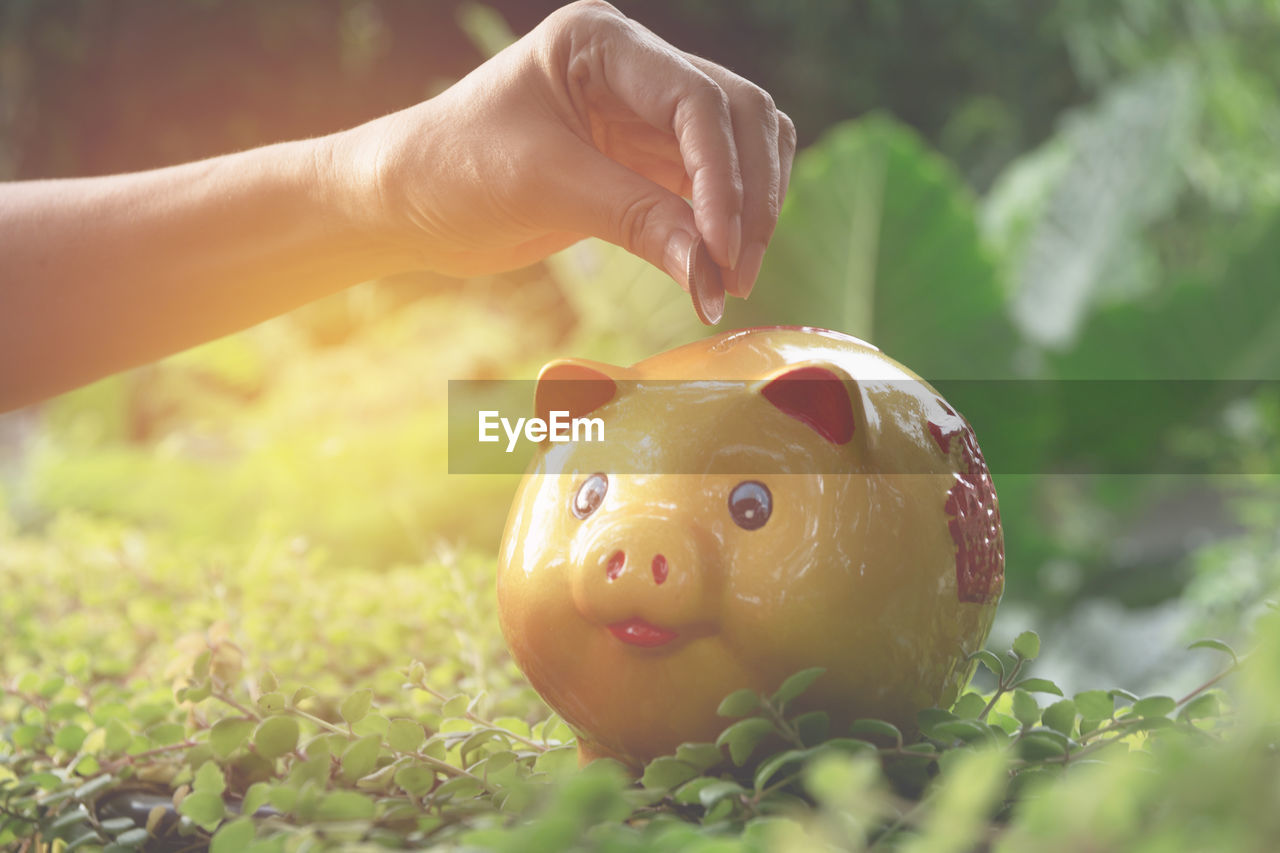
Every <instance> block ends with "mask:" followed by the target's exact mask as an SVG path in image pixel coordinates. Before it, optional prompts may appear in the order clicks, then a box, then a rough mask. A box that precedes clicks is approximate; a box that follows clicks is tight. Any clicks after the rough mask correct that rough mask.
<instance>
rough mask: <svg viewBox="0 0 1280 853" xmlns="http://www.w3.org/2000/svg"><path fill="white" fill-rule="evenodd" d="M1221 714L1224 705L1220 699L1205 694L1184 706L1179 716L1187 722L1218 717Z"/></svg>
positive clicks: (1213, 695) (1210, 694) (1211, 694)
mask: <svg viewBox="0 0 1280 853" xmlns="http://www.w3.org/2000/svg"><path fill="white" fill-rule="evenodd" d="M1221 713H1222V703H1221V702H1220V701H1219V700H1218V697H1217V696H1216V695H1215V694H1213V693H1204V694H1201V695H1200V696H1197V697H1196V698H1194V699H1192V700H1191V701H1190V702H1188V703H1187V704H1186V705H1184V706H1182V710H1181V711H1179V712H1178V716H1179V717H1182V718H1183V719H1187V720H1200V719H1204V718H1205V717H1217V716H1219V715H1220V714H1221Z"/></svg>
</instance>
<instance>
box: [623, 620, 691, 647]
mask: <svg viewBox="0 0 1280 853" xmlns="http://www.w3.org/2000/svg"><path fill="white" fill-rule="evenodd" d="M609 633H611V634H613V636H615V637H617V638H618V639H619V640H621V641H622V642H624V643H627V644H628V645H632V646H639V647H641V648H644V649H654V648H657V647H659V646H665V645H666V644H667V643H669V642H671V641H672V640H674V639H675V638H676V637H678V636H679V634H677V633H676V632H675V631H671V630H668V629H666V628H660V627H658V626H657V625H654V624H653V623H652V622H648V621H646V620H644V619H641V618H639V617H636V618H634V619H624V620H622V621H621V622H613V623H611V624H610V625H609Z"/></svg>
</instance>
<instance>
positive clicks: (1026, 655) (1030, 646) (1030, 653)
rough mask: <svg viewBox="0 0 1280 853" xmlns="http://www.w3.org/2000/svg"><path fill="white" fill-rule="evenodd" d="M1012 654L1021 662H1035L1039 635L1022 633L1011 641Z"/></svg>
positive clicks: (1037, 655)
mask: <svg viewBox="0 0 1280 853" xmlns="http://www.w3.org/2000/svg"><path fill="white" fill-rule="evenodd" d="M1013 653H1014V654H1015V655H1017V656H1018V657H1020V658H1022V659H1023V660H1035V659H1036V658H1037V657H1039V656H1040V635H1039V634H1037V633H1036V632H1035V631H1023V632H1022V633H1021V634H1019V635H1018V636H1017V637H1016V638H1015V639H1014V641H1013ZM1059 695H1061V694H1059Z"/></svg>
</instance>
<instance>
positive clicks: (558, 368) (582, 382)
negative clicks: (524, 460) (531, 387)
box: [533, 358, 618, 420]
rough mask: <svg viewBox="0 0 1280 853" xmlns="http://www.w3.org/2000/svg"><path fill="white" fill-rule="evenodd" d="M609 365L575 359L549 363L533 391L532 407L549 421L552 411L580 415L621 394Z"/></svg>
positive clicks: (573, 416)
mask: <svg viewBox="0 0 1280 853" xmlns="http://www.w3.org/2000/svg"><path fill="white" fill-rule="evenodd" d="M611 369H613V368H611V367H610V366H609V365H607V364H600V363H599V362H595V361H585V360H582V359H576V358H567V359H558V360H556V361H553V362H550V363H549V364H547V365H546V366H545V367H543V368H542V371H541V372H540V373H539V374H538V387H537V390H536V391H534V394H533V408H534V410H535V412H536V413H537V415H538V417H540V418H542V419H543V420H547V419H548V418H549V417H550V413H551V412H568V413H569V417H571V418H576V417H581V416H583V415H585V414H587V413H588V412H591V411H594V410H596V409H598V408H600V407H601V406H603V405H604V404H605V403H607V402H609V401H610V400H612V399H613V398H614V396H616V395H617V393H618V385H617V383H616V382H614V381H613V377H612V376H610V375H609V373H608V372H607V371H609V370H611Z"/></svg>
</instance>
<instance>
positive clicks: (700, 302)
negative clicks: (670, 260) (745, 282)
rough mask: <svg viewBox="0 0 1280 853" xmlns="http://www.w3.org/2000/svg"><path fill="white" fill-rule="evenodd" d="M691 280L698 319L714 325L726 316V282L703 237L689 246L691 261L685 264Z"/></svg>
mask: <svg viewBox="0 0 1280 853" xmlns="http://www.w3.org/2000/svg"><path fill="white" fill-rule="evenodd" d="M685 277H686V278H687V279H688V280H689V296H690V298H691V299H693V310H694V311H696V312H697V314H698V319H699V320H701V321H702V322H703V323H705V324H707V325H708V326H714V325H715V324H716V323H719V322H720V320H721V319H722V318H723V317H724V282H723V281H721V280H720V267H719V266H717V265H716V262H715V261H713V260H712V259H711V252H710V251H709V250H708V249H707V244H706V243H705V242H704V241H703V239H702V238H701V237H698V238H697V239H695V240H694V241H693V245H692V246H690V247H689V261H688V263H687V265H686V266H685Z"/></svg>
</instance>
